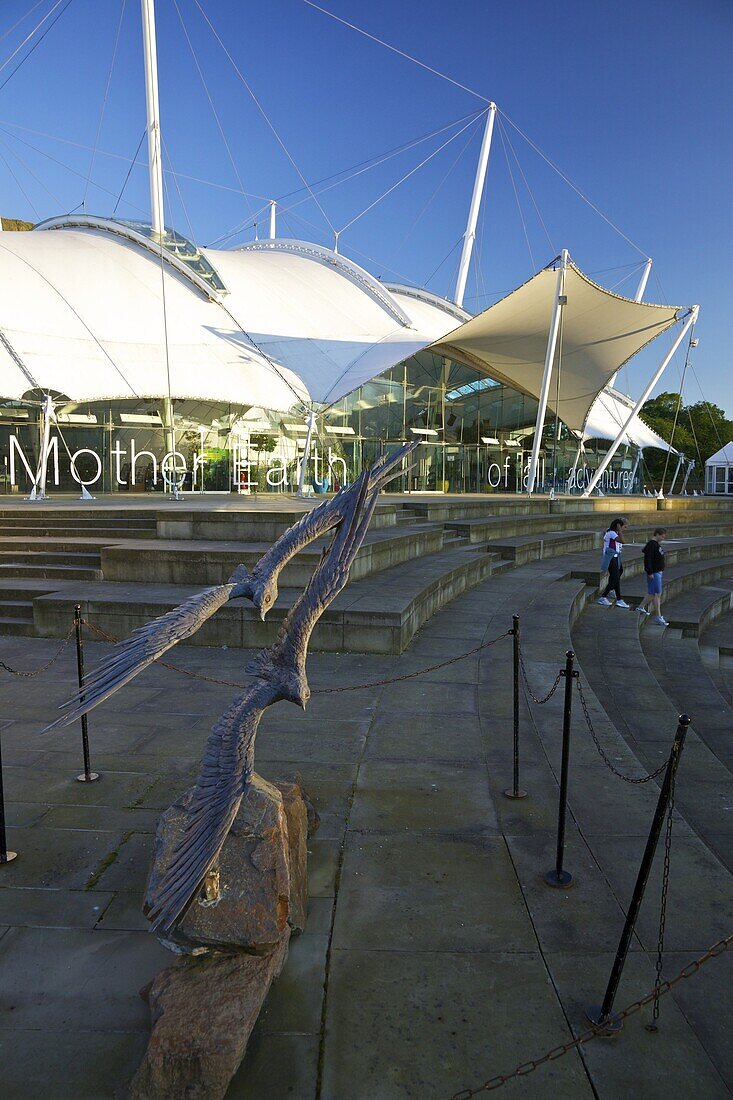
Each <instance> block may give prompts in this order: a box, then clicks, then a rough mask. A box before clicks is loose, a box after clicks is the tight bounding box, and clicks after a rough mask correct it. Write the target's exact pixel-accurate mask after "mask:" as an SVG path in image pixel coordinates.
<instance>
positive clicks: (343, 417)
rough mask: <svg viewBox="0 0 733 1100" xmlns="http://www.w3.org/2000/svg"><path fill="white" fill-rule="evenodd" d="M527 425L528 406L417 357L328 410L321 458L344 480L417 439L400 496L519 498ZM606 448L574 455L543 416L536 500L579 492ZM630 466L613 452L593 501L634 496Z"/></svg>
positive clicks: (629, 459)
mask: <svg viewBox="0 0 733 1100" xmlns="http://www.w3.org/2000/svg"><path fill="white" fill-rule="evenodd" d="M536 420H537V401H536V400H535V399H534V398H533V397H528V396H527V395H525V394H522V393H520V392H518V391H517V390H515V389H512V388H511V387H509V386H505V385H503V384H502V383H499V382H495V381H494V380H493V379H491V378H487V377H486V376H485V375H483V374H479V372H478V371H476V370H474V369H473V368H472V367H469V366H466V365H465V364H463V363H457V362H455V361H453V360H451V359H446V358H445V357H444V356H440V355H436V354H434V353H431V352H420V353H418V354H417V355H415V356H412V357H411V358H410V359H407V360H405V362H404V363H400V364H399V365H398V366H396V367H393V368H392V369H391V370H389V371H386V372H385V373H384V374H381V375H380V376H379V377H378V378H376V379H374V380H372V381H371V382H367V383H366V384H365V385H363V386H361V387H360V388H359V389H358V390H355V391H354V392H353V393H351V394H349V395H348V396H347V397H344V398H343V399H342V400H341V401H340V402H339V403H338V404H337V405H335V406H334V407H333V408H331V409H329V410H328V412H327V413H326V414H325V415H324V416H323V418H322V423H321V436H322V445H323V448H324V453H326V454H328V452H329V449H330V450H331V451H333V452H335V453H336V454H338V456H339V457H340V458H341V459H342V467H341V468H342V469H343V468H344V467H345V469H346V472H347V476H348V477H350V478H351V477H353V476H354V475H355V474H356V473H358V471H359V470H360V469H362V467H363V466H364V465H365V464H368V463H369V462H372V461H373V460H374V459H375V458H376V457H377V455H379V454H380V453H382V451H383V450H384V449H385V448H386V447H389V446H390V445H396V444H397V443H398V442H400V441H402V440H405V439H414V438H415V436H416V435H418V436H420V437H421V438H422V439H423V443H424V446H423V447H421V448H420V450H419V453H418V456H417V464H416V466H415V468H414V469H413V470H412V471H411V473H410V475H409V484H408V479H407V478H403V479H402V484H401V485H400V486H399V489H401V490H402V491H412V492H446V493H491V492H497V493H498V492H503V493H506V492H509V493H514V492H518V493H521V492H523V491H525V489H526V474H527V466H528V463H529V459H530V455H531V452H532V446H533V443H534V434H535V424H536ZM335 433H336V434H335ZM608 446H609V443H608V442H607V441H605V440H598V441H593V440H591V441H586V443H585V447H584V451H583V453H582V454H579V450H578V440H577V438H576V436H575V435H574V434H573V433H572V432H570V431H569V430H568V429H567V427H566V426H565V425H564V424H563V423H561V422H558V421H557V420H556V417H555V416H554V414H550V413H548V415H547V417H546V418H545V425H544V429H543V433H542V446H541V450H540V467H539V474H538V483H537V486H536V491H537V492H548V493H549V492H550V490H551V489H552V488H553V487H554V489H555V492H557V493H565V492H574V491H575V492H578V493H580V492H582V491H583V489H584V488H585V485H586V484H587V482H588V481H589V479H590V477H591V476H592V474H593V472H594V471H595V469H596V468H597V466H598V465H599V463H600V461H601V459H602V457H603V456H604V455H605V453H606V451H607V449H608ZM635 460H636V448H621V449H620V450H619V451H618V452H617V454H616V455H615V456H614V459H613V461H612V463H611V466H610V468H609V470H608V472H607V474H606V475H604V478H603V482H602V489H603V492H609V493H614V492H615V493H631V492H641V491H642V485H641V476H640V474H639V472H638V470H636V469H635V465H636V461H635ZM394 485H395V490H397V488H398V483H397V482H395V483H394Z"/></svg>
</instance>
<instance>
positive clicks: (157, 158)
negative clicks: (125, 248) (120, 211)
mask: <svg viewBox="0 0 733 1100" xmlns="http://www.w3.org/2000/svg"><path fill="white" fill-rule="evenodd" d="M141 3H142V23H143V47H144V54H145V103H146V107H147V116H148V127H147V129H148V172H149V175H150V224H151V227H152V230H153V233H154V235H155V236H156V237H157V238H158V240H160V239H161V238H162V236H163V233H164V232H165V223H164V220H163V157H162V152H161V139H160V106H159V104H158V52H157V49H156V43H155V0H141Z"/></svg>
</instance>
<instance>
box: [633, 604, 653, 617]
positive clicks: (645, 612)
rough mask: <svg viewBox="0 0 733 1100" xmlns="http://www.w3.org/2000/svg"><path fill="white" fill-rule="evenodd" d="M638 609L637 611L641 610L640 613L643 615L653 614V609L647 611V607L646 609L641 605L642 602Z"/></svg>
mask: <svg viewBox="0 0 733 1100" xmlns="http://www.w3.org/2000/svg"><path fill="white" fill-rule="evenodd" d="M636 610H637V611H638V612H639V613H640V614H641V615H651V611H647V609H646V608H645V607H642V606H641V604H639V606H638V607H637V608H636Z"/></svg>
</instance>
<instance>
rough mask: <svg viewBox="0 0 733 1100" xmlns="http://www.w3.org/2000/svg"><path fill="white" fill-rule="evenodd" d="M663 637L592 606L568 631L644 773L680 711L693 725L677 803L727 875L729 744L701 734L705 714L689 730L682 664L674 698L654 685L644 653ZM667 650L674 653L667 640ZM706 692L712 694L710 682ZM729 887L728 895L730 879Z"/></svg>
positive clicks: (730, 854) (732, 858)
mask: <svg viewBox="0 0 733 1100" xmlns="http://www.w3.org/2000/svg"><path fill="white" fill-rule="evenodd" d="M719 565H720V568H726V569H727V570H728V571H729V573H730V572H731V571H733V559H728V561H727V562H721V563H719ZM708 568H709V567H708V565H707V563H706V564H704V565H701V567H700V568H699V569H698V570H697V571H696V572H695V571H694V570H693V569H692V568H690V567H688V568H687V572H686V573H685V574H684V577H683V578H681V580H682V582H683V584H684V589H689V587H690V585H691V584H692V583H693V581H694V580H695V579H696V578H700V579H702V578H705V576H706V574H707V572H708ZM669 587H670V588H671V587H672V584H671V583H670V586H669ZM670 598H671V595H670ZM664 634H665V631H664V630H663V629H662V628H657V627H655V626H654V625H653V624H650V623H648V620H646V619H645V618H644V620H643V621H642V617H641V616H639V615H638V614H636V613H635V612H633V611H625V612H624V611H620V610H617V609H616V608H602V607H598V606H597V605H593V606H588V607H587V608H586V609H585V611H584V612H583V614H582V615H579V616H577V617H576V618H575V622H574V625H573V629H572V636H573V642H574V645H575V648H576V651H577V653H578V656H579V660H580V663H581V666H582V668H583V671H584V674H585V676H586V677H587V679H588V682H589V683H590V685H591V686H592V688H593V692H594V694H595V696H596V698H597V700H598V702H599V703H600V704H601V706H602V707H603V709H604V711H605V712H606V714H607V716H608V718H609V719H610V721H611V722H612V723H613V725H614V726H615V728H616V729H617V730H618V731H619V732H620V733H621V734H622V735H623V737H624V740H625V741H626V742H627V744H628V745H629V746H630V747H631V748H632V749H633V752H634V753H635V755H636V756H637V757H638V758H639V759H640V760H641V761H642V763H643V765H644V767H645V768H646V769H647V770H649V771H652V770H654V769H655V768H656V767H658V766H659V765H660V763H662V761H663V760H664V758H665V757H666V755H667V753H668V751H669V746H670V744H671V741H672V737H673V734H674V731H675V728H676V725H677V717H678V715H679V712H680V710H682V709H687V710H689V711H690V713H691V717H692V720H693V724H692V727H691V729H690V731H689V733H688V738H687V745H686V747H685V751H684V755H683V760H682V764H681V766H680V773H679V781H678V785H677V791H676V798H675V804H676V806H677V808H678V809H679V811H680V812H681V814H682V816H683V817H684V818H685V820H686V821H687V823H688V824H689V825H690V826H691V828H693V829H694V831H695V832H696V834H697V835H698V836H699V837H700V838H701V839H702V840H703V841H704V843H705V845H706V846H707V847H708V848H709V849H710V850H711V851H712V852H714V853H715V855H716V857H717V858H718V859H719V860H720V861H721V862H722V863H723V864H724V865H725V866H726V867H727V868H728V869H733V846H732V845H731V840H732V839H733V754H732V753H731V751H730V749H729V747H728V742H729V740H730V739H729V738H720V736H719V735H718V732H717V731H713V729H712V726H708V727H707V728H706V726H705V708H702V710H701V713H700V718H699V719H698V724H697V725H696V724H695V701H696V699H698V698H699V693H700V691H701V686H700V684H699V682H698V683H696V682H695V680H694V676H689V675H688V674H689V667H688V665H687V664H685V667H684V669H683V668H682V666H679V667H678V668H677V672H676V675H677V683H676V684H675V698H674V699H673V698H671V697H670V694H668V692H667V691H666V690H665V688H666V687H667V686H668V680H667V674H666V673H665V676H664V678H663V682H664V687H663V686H660V683H659V681H658V679H657V678H656V677H655V675H654V672H653V670H652V668H650V665H649V664H648V663H647V660H646V656H645V651H646V652H651V649H652V647H653V646H655V645H656V646H657V647H661V646H663V645H664ZM642 636H643V638H644V641H643V643H642ZM669 644H670V648H672V646H673V640H672V639H670V643H669ZM689 644H690V645H693V644H694V643H692V642H690V643H689ZM678 656H679V654H678ZM659 661H660V659H659V658H655V659H654V660H653V663H654V664H655V665H657V666H658V667H659ZM674 676H675V670H674V668H671V669H670V671H669V677H670V678H672V677H674ZM709 686H710V689H712V690H714V689H713V685H712V684H710V685H709ZM702 690H704V689H702ZM688 700H689V702H688ZM721 702H722V700H721ZM706 733H707V735H708V736H709V738H710V742H709V743H708V740H707V739H706ZM729 889H731V891H732V895H733V881H732V882H731V884H730V887H729Z"/></svg>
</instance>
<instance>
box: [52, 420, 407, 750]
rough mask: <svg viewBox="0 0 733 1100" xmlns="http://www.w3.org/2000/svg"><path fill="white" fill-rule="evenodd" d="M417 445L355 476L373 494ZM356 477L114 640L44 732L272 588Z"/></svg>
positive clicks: (333, 521)
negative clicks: (212, 579)
mask: <svg viewBox="0 0 733 1100" xmlns="http://www.w3.org/2000/svg"><path fill="white" fill-rule="evenodd" d="M418 444H419V440H415V441H413V442H411V443H407V444H405V446H404V447H399V448H398V449H397V450H396V451H394V452H393V453H392V454H391V455H384V456H382V457H381V458H380V459H378V460H377V462H375V463H374V465H373V466H371V467H370V468H369V470H367V471H365V473H364V474H362V475H360V479H366V482H365V483H366V485H367V486H368V488H369V489H370V490H371V491H372V492H373V493H375V494H378V493H379V491H380V489H382V488H383V486H384V485H385V484H386V483H387V482H388V481H390V480H391V479H392V478H393V477H395V476H396V475H397V474H398V473H400V472H401V470H402V466H403V460H404V459H405V458H406V457H407V456H409V455H410V454H411V453H412V451H413V450H414V449H415V447H416V446H418ZM360 479H357V481H355V482H354V483H353V484H352V485H350V486H349V487H348V488H346V489H342V490H341V491H340V492H339V493H337V494H336V496H335V497H332V498H330V499H329V500H326V501H324V502H323V504H321V505H319V506H318V507H317V508H313V509H312V510H311V511H308V512H305V513H304V514H303V515H302V516H301V518H300V519H299V520H298V521H297V523H295V524H293V526H292V527H290V528H288V530H287V531H285V532H284V533H283V534H282V535H281V536H280V538H279V539H277V541H276V542H275V543H274V544H273V545H272V546H271V547H270V549H269V550H268V551H267V552H266V553H265V554H263V556H262V557H261V558H260V559H259V561H258V562H257V564H256V565H255V566H254V568H253V569H252V572H251V573H249V572H248V571H247V569H246V568H245V567H244V566H243V565H240V566H238V567H237V569H236V570H235V571H234V573H233V574H232V576H231V578H230V580H229V581H228V582H227V583H226V584H222V585H218V586H217V587H215V588H207V589H206V590H205V591H204V592H200V593H198V594H197V595H195V596H191V597H190V599H188V600H186V601H185V603H183V604H181V605H180V606H179V607H176V608H174V609H173V610H172V611H168V612H166V614H164V615H161V616H160V617H159V618H157V619H153V621H152V622H150V623H147V624H146V625H145V626H142V627H139V628H138V629H137V630H134V631H133V633H132V635H131V636H130V637H129V638H127V639H125V640H124V641H121V642H118V643H117V644H116V645H115V647H114V649H113V650H112V652H111V653H110V654H109V656H108V657H105V658H104V660H102V661H101V662H100V664H99V665H98V666H97V667H96V668H95V669H94V670H93V671H92V672H91V673H90V674H88V675H87V677H86V678H85V681H84V687H83V688H81V689H80V690H79V691H78V692H76V693H75V694H74V695H72V696H71V698H70V699H69V700H67V702H65V703H63V704H62V706H61V708H60V709H61V710H63V711H64V713H63V715H62V716H61V717H60V718H58V719H57V720H56V721H55V722H52V723H50V725H48V726H46V728H45V730H44V731H43V732H44V733H45V732H47V731H48V730H52V729H56V728H58V727H61V726H67V725H69V724H70V723H71V722H75V721H76V720H77V719H79V718H80V717H81V716H82V715H83V714H88V713H89V711H90V710H93V709H94V707H97V706H99V704H100V703H103V702H104V701H105V699H109V697H110V696H111V695H114V694H115V692H116V691H119V689H120V688H122V687H124V686H125V684H128V683H129V682H130V680H133V679H134V678H135V676H137V675H138V673H140V672H142V671H143V669H145V668H147V667H148V665H150V664H152V663H153V661H157V660H158V658H159V657H162V656H163V654H164V653H166V652H167V651H168V650H169V649H172V647H173V646H174V645H177V644H178V643H179V642H182V641H185V639H186V638H190V637H191V636H192V635H193V634H195V633H196V632H197V631H198V630H199V629H200V628H201V627H202V626H203V624H204V623H205V622H206V620H207V619H209V618H211V616H212V615H214V614H215V613H216V612H217V611H218V610H219V608H220V607H223V606H224V604H225V603H227V602H228V601H229V600H231V599H236V598H238V597H247V598H249V599H253V598H254V596H255V593H256V592H257V589H258V586H260V585H261V584H263V583H264V581H265V580H267V579H268V578H269V579H270V580H271V582H272V583H273V584H274V586H275V590H276V586H277V577H278V576H279V574H280V573H281V571H282V570H283V569H284V567H285V566H286V565H287V563H288V562H289V561H290V560H291V558H293V557H294V556H295V555H296V554H297V553H298V552H299V551H300V550H302V549H303V548H304V547H305V546H308V545H309V543H311V542H314V541H315V540H316V539H318V538H321V537H323V535H325V534H327V533H328V532H329V531H331V530H333V528H334V527H336V526H337V525H338V524H339V523H340V522H341V520H342V518H343V516H344V514H345V513H346V512H348V511H349V509H350V506H351V503H352V502H353V500H354V498H355V492H356V490H357V485H358V484H363V483H364V482H363V481H361V480H360ZM375 503H376V499H375ZM373 510H374V509H373V508H372V511H373ZM362 537H363V536H362ZM344 583H345V582H344ZM263 617H264V616H263Z"/></svg>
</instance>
